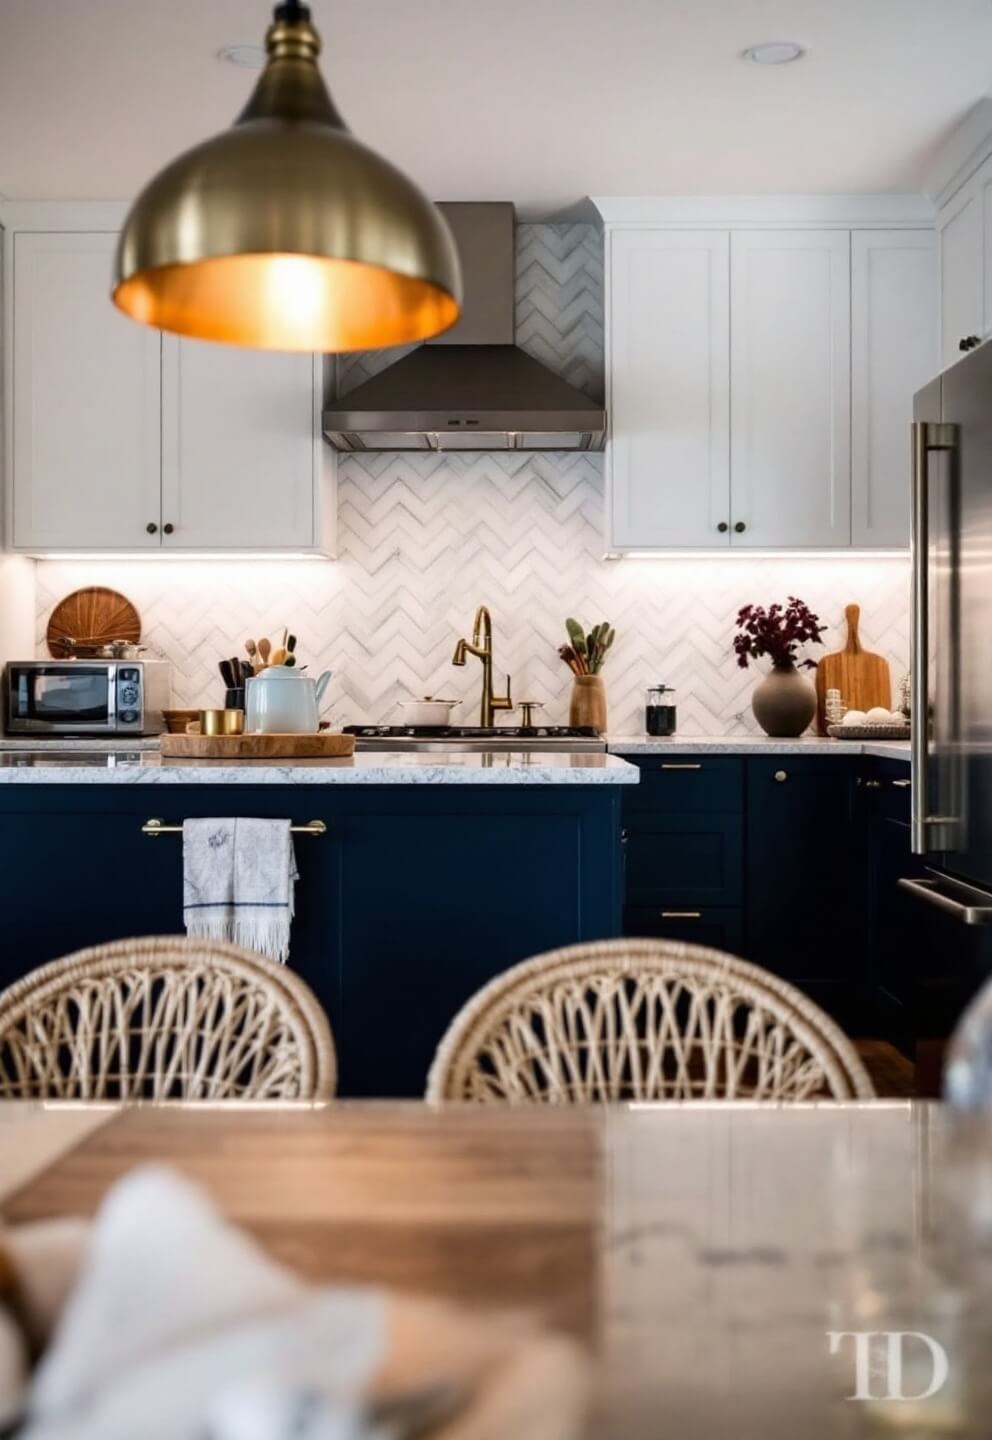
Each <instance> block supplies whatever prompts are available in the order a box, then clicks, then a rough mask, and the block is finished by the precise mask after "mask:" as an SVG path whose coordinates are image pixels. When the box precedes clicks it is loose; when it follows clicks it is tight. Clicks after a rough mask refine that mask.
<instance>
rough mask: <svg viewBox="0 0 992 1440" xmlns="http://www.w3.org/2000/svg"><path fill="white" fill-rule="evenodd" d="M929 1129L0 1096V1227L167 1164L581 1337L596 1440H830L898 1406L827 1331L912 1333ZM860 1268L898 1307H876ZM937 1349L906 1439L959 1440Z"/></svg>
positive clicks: (426, 1278) (392, 1262)
mask: <svg viewBox="0 0 992 1440" xmlns="http://www.w3.org/2000/svg"><path fill="white" fill-rule="evenodd" d="M946 1129H947V1120H946V1116H945V1113H944V1112H943V1110H942V1109H941V1107H939V1106H937V1105H933V1104H929V1103H916V1102H891V1103H890V1102H873V1103H858V1104H842V1105H837V1104H808V1105H795V1106H769V1105H747V1104H743V1105H742V1104H740V1103H737V1104H711V1105H691V1104H690V1105H663V1106H623V1107H620V1106H617V1107H604V1108H575V1109H565V1108H555V1107H533V1108H506V1109H504V1108H497V1107H472V1106H449V1107H437V1108H430V1107H428V1106H425V1105H422V1104H401V1103H386V1102H383V1103H339V1104H333V1103H332V1104H327V1105H319V1106H303V1105H300V1106H291V1107H271V1106H245V1107H241V1106H231V1105H226V1104H217V1105H201V1106H134V1107H124V1108H120V1109H113V1108H111V1109H102V1110H88V1109H87V1108H86V1107H68V1108H65V1107H60V1106H51V1107H41V1106H32V1105H24V1104H20V1103H16V1102H15V1103H12V1102H7V1103H6V1104H2V1105H0V1216H2V1219H3V1221H4V1222H5V1223H8V1224H11V1225H16V1224H19V1223H21V1222H25V1221H31V1220H37V1219H39V1218H43V1217H50V1216H62V1215H69V1214H84V1215H85V1214H90V1213H92V1212H93V1211H94V1210H95V1209H96V1207H97V1206H98V1205H99V1203H100V1201H101V1198H102V1196H103V1195H104V1194H105V1192H106V1191H107V1189H108V1187H109V1186H111V1185H112V1184H113V1182H114V1181H115V1180H116V1179H118V1178H119V1177H120V1176H122V1175H124V1174H125V1173H126V1172H128V1171H129V1170H131V1169H132V1168H133V1167H134V1166H137V1165H140V1164H146V1163H156V1164H161V1163H164V1164H167V1165H171V1166H174V1167H176V1168H177V1169H178V1170H179V1171H181V1172H182V1173H184V1174H185V1175H186V1176H188V1177H189V1178H191V1179H193V1180H195V1181H197V1182H198V1183H200V1184H201V1185H202V1186H204V1187H205V1189H206V1190H207V1191H208V1192H209V1194H210V1195H211V1196H212V1197H213V1199H214V1200H215V1202H216V1203H217V1204H218V1205H219V1207H220V1208H221V1209H222V1211H223V1212H224V1213H225V1214H226V1215H227V1216H228V1217H229V1218H230V1219H231V1220H233V1221H235V1222H236V1223H237V1224H239V1225H241V1226H243V1227H244V1228H245V1229H246V1230H247V1231H249V1232H250V1233H252V1234H253V1235H254V1236H255V1237H256V1238H257V1239H258V1240H259V1241H260V1242H261V1243H262V1244H263V1245H264V1246H265V1247H266V1248H267V1249H268V1250H269V1251H270V1252H271V1253H272V1254H273V1255H274V1256H275V1257H276V1258H277V1259H279V1260H280V1261H282V1262H283V1263H286V1264H288V1265H290V1266H292V1267H293V1268H294V1269H296V1270H297V1271H299V1272H300V1273H302V1274H303V1275H305V1276H307V1277H309V1278H310V1279H312V1280H314V1281H318V1282H321V1283H328V1282H336V1281H342V1282H361V1283H370V1284H375V1285H388V1286H393V1287H397V1288H400V1289H404V1290H410V1291H416V1292H421V1293H424V1292H426V1293H430V1294H436V1295H441V1296H444V1297H447V1298H449V1299H454V1300H457V1301H459V1302H462V1303H464V1304H467V1305H470V1306H472V1307H478V1308H480V1309H483V1310H493V1309H503V1308H505V1307H512V1308H517V1309H522V1310H526V1311H528V1312H530V1313H532V1314H533V1315H535V1316H537V1317H539V1318H540V1319H541V1320H542V1321H543V1322H545V1323H546V1324H547V1325H549V1326H551V1327H554V1328H557V1329H560V1330H562V1331H564V1332H567V1333H568V1334H570V1335H571V1336H573V1337H576V1338H577V1339H578V1340H579V1341H580V1342H581V1343H582V1344H583V1345H584V1346H586V1347H588V1351H589V1357H590V1360H589V1363H590V1375H591V1376H592V1379H593V1385H592V1389H593V1401H592V1414H591V1418H590V1423H589V1435H590V1436H594V1437H596V1440H600V1437H602V1440H607V1437H608V1440H613V1437H616V1440H690V1437H697V1436H698V1437H700V1440H721V1437H723V1436H728V1437H729V1436H734V1437H736V1440H750V1437H751V1436H754V1437H758V1436H761V1437H763V1440H778V1437H781V1440H786V1437H788V1440H820V1437H825V1440H827V1437H829V1440H834V1437H847V1436H855V1435H862V1434H865V1435H868V1434H870V1435H875V1434H882V1433H885V1432H886V1431H888V1432H890V1433H891V1428H892V1426H893V1425H894V1424H896V1421H897V1420H898V1421H899V1422H903V1421H905V1420H907V1419H908V1418H909V1412H908V1411H907V1410H906V1409H905V1408H900V1407H899V1406H897V1405H896V1406H895V1407H893V1406H892V1405H890V1406H888V1407H887V1408H886V1406H884V1405H883V1406H881V1407H880V1406H879V1404H878V1403H870V1402H867V1401H866V1400H864V1399H863V1400H862V1401H861V1402H860V1403H859V1401H858V1400H857V1399H854V1400H852V1399H851V1398H849V1397H850V1396H851V1395H852V1392H854V1391H855V1390H856V1387H857V1377H856V1374H855V1357H854V1350H853V1345H854V1342H853V1341H852V1342H850V1344H848V1343H841V1344H840V1345H839V1346H838V1347H837V1349H836V1353H831V1344H832V1342H831V1339H830V1334H831V1332H854V1331H863V1330H866V1329H867V1330H876V1331H886V1332H888V1331H889V1330H906V1331H909V1330H927V1329H928V1327H929V1326H930V1320H931V1318H932V1317H930V1316H929V1315H924V1316H923V1317H922V1318H921V1317H920V1315H919V1314H917V1313H916V1312H914V1311H913V1310H912V1306H909V1308H908V1309H906V1310H904V1311H902V1312H900V1311H899V1308H898V1306H899V1305H900V1304H902V1305H905V1304H906V1301H905V1296H906V1295H907V1294H910V1293H916V1292H913V1290H912V1286H911V1285H909V1283H908V1282H909V1279H910V1278H911V1277H912V1276H914V1275H916V1273H917V1271H918V1270H919V1267H920V1266H921V1264H922V1256H923V1250H924V1246H925V1244H926V1235H927V1229H928V1214H929V1211H930V1207H931V1198H932V1193H933V1189H934V1186H935V1184H936V1178H937V1175H938V1172H939V1169H940V1159H939V1157H940V1155H941V1153H942V1149H943V1146H944V1144H945V1140H946V1134H945V1132H946ZM879 1237H882V1241H883V1244H882V1246H881V1250H880V1252H879V1253H880V1254H881V1255H882V1256H883V1261H882V1262H880V1263H882V1267H883V1268H882V1270H881V1271H877V1272H876V1271H874V1270H873V1268H872V1267H873V1266H874V1265H875V1264H876V1261H877V1260H878V1256H877V1255H875V1254H874V1253H873V1245H874V1244H875V1242H877V1241H878V1239H879ZM880 1273H882V1274H884V1275H885V1276H886V1277H887V1282H886V1283H890V1284H892V1285H893V1286H894V1290H895V1291H896V1292H898V1296H899V1298H898V1303H897V1299H896V1297H895V1296H892V1297H890V1304H889V1305H888V1307H886V1306H885V1305H884V1304H883V1305H882V1306H881V1308H879V1305H878V1299H879V1294H878V1292H879V1282H878V1275H879V1274H880ZM893 1277H896V1278H895V1279H894V1280H893ZM924 1288H925V1287H924ZM882 1289H883V1290H884V1286H882ZM866 1294H867V1295H869V1296H871V1297H872V1298H873V1301H874V1302H875V1309H874V1310H872V1309H871V1308H870V1307H869V1308H868V1309H866V1308H864V1306H863V1304H862V1302H863V1300H864V1297H865V1295H866ZM922 1303H924V1307H925V1306H926V1300H924V1301H923V1302H922ZM938 1310H940V1307H939V1306H936V1307H935V1313H936V1311H938ZM942 1313H943V1312H942ZM866 1317H867V1318H866ZM952 1339H953V1337H952ZM942 1343H944V1345H945V1349H947V1350H948V1353H949V1355H950V1370H951V1374H950V1378H949V1380H948V1382H947V1384H946V1385H945V1386H944V1387H943V1393H942V1394H935V1395H934V1396H933V1397H932V1398H931V1399H927V1400H926V1401H921V1402H919V1404H918V1405H917V1406H915V1407H914V1408H913V1414H914V1415H915V1417H916V1424H917V1426H918V1428H917V1429H913V1430H911V1431H906V1430H905V1428H904V1429H903V1433H904V1434H912V1435H919V1436H921V1437H923V1436H930V1435H931V1434H932V1435H937V1434H941V1435H945V1434H948V1433H954V1434H965V1433H968V1434H970V1433H972V1432H971V1431H970V1430H968V1428H967V1423H966V1422H967V1421H968V1418H969V1417H968V1416H967V1414H966V1413H965V1412H966V1411H967V1407H968V1404H970V1401H969V1400H968V1399H967V1396H966V1397H965V1400H964V1401H962V1399H961V1395H962V1393H963V1392H962V1390H961V1387H960V1384H959V1377H958V1376H957V1373H956V1367H957V1363H958V1357H957V1356H956V1354H955V1353H954V1346H953V1343H951V1342H949V1341H948V1339H947V1336H946V1335H945V1336H943V1340H942ZM916 1373H917V1372H914V1374H916ZM904 1383H905V1385H906V1388H907V1389H909V1382H904ZM912 1383H914V1384H915V1383H916V1381H915V1380H914V1381H913V1382H912ZM876 1398H877V1397H876ZM883 1398H884V1397H883ZM890 1398H891V1397H890ZM928 1406H929V1407H930V1408H929V1409H928V1408H927V1407H928ZM955 1407H956V1408H955ZM962 1407H963V1409H962ZM893 1416H894V1417H895V1419H894V1418H893ZM878 1426H881V1428H876V1427H878ZM920 1427H921V1428H920ZM897 1428H898V1426H897ZM974 1433H975V1434H984V1433H988V1432H986V1431H982V1430H980V1429H978V1430H975V1431H974Z"/></svg>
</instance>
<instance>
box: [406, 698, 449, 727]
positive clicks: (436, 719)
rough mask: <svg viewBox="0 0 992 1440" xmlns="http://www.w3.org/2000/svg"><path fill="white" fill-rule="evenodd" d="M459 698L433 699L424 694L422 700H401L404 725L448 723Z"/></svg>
mask: <svg viewBox="0 0 992 1440" xmlns="http://www.w3.org/2000/svg"><path fill="white" fill-rule="evenodd" d="M461 703H462V702H461V701H460V700H435V699H434V697H433V696H432V695H425V696H424V697H423V699H422V700H401V701H400V715H401V717H402V724H404V725H450V724H451V712H452V710H454V709H455V708H456V707H457V706H458V705H460V704H461Z"/></svg>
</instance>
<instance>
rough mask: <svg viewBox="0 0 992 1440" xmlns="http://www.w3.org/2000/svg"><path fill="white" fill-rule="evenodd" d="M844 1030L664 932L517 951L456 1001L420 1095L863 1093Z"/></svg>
mask: <svg viewBox="0 0 992 1440" xmlns="http://www.w3.org/2000/svg"><path fill="white" fill-rule="evenodd" d="M874 1093H875V1092H874V1090H873V1088H872V1084H871V1081H870V1079H869V1078H868V1074H867V1072H866V1070H865V1068H864V1066H863V1065H862V1064H861V1061H860V1060H859V1059H858V1056H857V1054H856V1052H855V1050H854V1047H853V1046H852V1045H851V1042H850V1041H849V1040H848V1039H847V1037H846V1036H845V1035H844V1034H843V1033H842V1032H841V1031H840V1030H839V1029H838V1028H837V1026H836V1025H835V1024H834V1023H833V1021H832V1020H830V1019H828V1017H827V1016H826V1015H825V1014H824V1013H823V1012H822V1011H821V1010H820V1009H819V1008H818V1007H817V1006H816V1005H813V1004H812V1003H811V1002H810V1001H809V1000H807V999H806V997H805V996H804V995H802V994H801V993H800V992H799V991H798V990H796V989H795V987H794V986H792V985H788V984H786V982H785V981H783V980H779V979H778V978H777V977H776V976H774V975H770V974H769V973H768V972H767V971H765V970H761V969H759V968H758V966H756V965H748V964H746V963H745V962H744V961H743V960H738V959H736V958H735V957H734V956H732V955H725V954H723V953H722V952H721V951H719V950H709V949H704V948H703V947H701V946H697V945H681V944H675V943H673V942H670V941H664V940H608V941H600V942H597V943H595V944H591V945H571V946H568V947H566V948H565V949H563V950H552V951H551V952H549V953H548V954H546V955H538V956H537V957H536V958H535V959H532V960H525V961H524V962H523V963H522V964H520V965H516V966H514V967H513V969H511V970H508V971H506V973H505V974H503V975H500V976H498V977H497V978H496V979H495V980H493V981H492V982H491V983H490V984H489V985H487V986H485V987H484V989H482V990H480V991H479V993H478V994H477V995H475V996H474V997H473V998H472V999H471V1000H469V1002H468V1003H467V1004H466V1005H465V1006H464V1008H463V1009H462V1010H461V1012H460V1013H459V1014H458V1015H457V1016H456V1017H455V1019H454V1020H453V1021H452V1023H451V1025H450V1026H449V1028H448V1031H447V1034H446V1035H445V1036H444V1038H443V1039H442V1041H441V1043H440V1045H439V1046H438V1049H437V1053H436V1055H435V1057H434V1063H433V1065H432V1066H431V1071H430V1076H429V1078H428V1082H427V1098H428V1100H433V1101H440V1100H479V1101H497V1102H499V1101H502V1102H506V1101H509V1102H511V1103H523V1102H528V1101H543V1102H546V1103H551V1104H564V1103H568V1102H572V1101H579V1102H581V1101H595V1100H607V1101H608V1100H646V1101H660V1100H714V1099H725V1100H808V1099H814V1098H824V1099H833V1100H851V1099H870V1098H872V1097H873V1095H874Z"/></svg>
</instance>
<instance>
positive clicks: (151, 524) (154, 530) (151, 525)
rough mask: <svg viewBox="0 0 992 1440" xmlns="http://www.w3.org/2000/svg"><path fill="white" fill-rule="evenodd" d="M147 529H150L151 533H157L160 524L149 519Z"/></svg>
mask: <svg viewBox="0 0 992 1440" xmlns="http://www.w3.org/2000/svg"><path fill="white" fill-rule="evenodd" d="M145 529H146V530H147V531H148V533H149V535H155V534H157V532H158V526H157V525H156V524H155V521H154V520H149V522H148V524H147V525H146V526H145Z"/></svg>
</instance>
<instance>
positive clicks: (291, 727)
mask: <svg viewBox="0 0 992 1440" xmlns="http://www.w3.org/2000/svg"><path fill="white" fill-rule="evenodd" d="M330 678H331V672H330V670H325V671H324V673H323V675H321V676H320V677H319V679H317V680H312V679H311V678H310V676H309V675H304V674H303V673H302V672H301V671H299V670H297V669H296V668H295V666H292V665H270V666H269V668H268V669H267V670H263V671H262V673H261V675H256V676H255V677H254V678H253V679H251V680H249V681H247V683H246V686H245V729H246V730H247V731H248V733H249V734H256V735H257V734H260V733H261V734H263V735H274V734H278V735H313V734H315V733H316V731H317V730H318V729H319V728H320V710H319V706H320V699H321V696H322V695H323V693H324V691H325V689H326V688H327V682H328V680H330Z"/></svg>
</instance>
